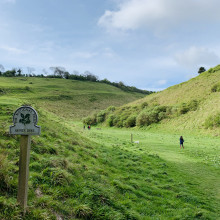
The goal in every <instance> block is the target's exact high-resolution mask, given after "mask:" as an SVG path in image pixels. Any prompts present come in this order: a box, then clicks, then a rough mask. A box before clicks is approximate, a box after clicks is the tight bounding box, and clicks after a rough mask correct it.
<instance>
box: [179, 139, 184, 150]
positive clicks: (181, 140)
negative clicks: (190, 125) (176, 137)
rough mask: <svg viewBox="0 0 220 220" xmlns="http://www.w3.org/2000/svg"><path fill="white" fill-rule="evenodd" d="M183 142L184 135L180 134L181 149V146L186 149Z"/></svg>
mask: <svg viewBox="0 0 220 220" xmlns="http://www.w3.org/2000/svg"><path fill="white" fill-rule="evenodd" d="M183 142H184V139H183V136H180V149H181V146H182V147H183V149H184V146H183Z"/></svg>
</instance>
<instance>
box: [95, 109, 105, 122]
mask: <svg viewBox="0 0 220 220" xmlns="http://www.w3.org/2000/svg"><path fill="white" fill-rule="evenodd" d="M105 116H106V112H105V111H101V112H99V113H98V114H97V123H102V122H104V121H105Z"/></svg>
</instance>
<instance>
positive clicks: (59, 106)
mask: <svg viewBox="0 0 220 220" xmlns="http://www.w3.org/2000/svg"><path fill="white" fill-rule="evenodd" d="M144 96H145V95H143V94H140V93H133V92H124V91H122V90H120V89H118V88H116V87H114V86H111V85H107V84H104V83H96V82H82V81H77V80H66V79H50V78H36V77H0V103H7V102H9V103H13V102H15V103H17V104H20V105H21V104H23V103H27V104H28V103H30V104H33V103H34V104H35V105H37V106H39V107H42V108H44V109H45V110H47V111H49V112H53V113H54V114H57V115H58V116H62V117H70V118H72V119H80V118H82V117H85V116H87V115H88V114H90V113H94V112H97V111H100V110H102V109H105V108H107V107H108V106H110V105H115V106H120V105H122V104H126V103H128V102H131V101H134V100H136V99H140V98H142V97H144Z"/></svg>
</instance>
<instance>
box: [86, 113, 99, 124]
mask: <svg viewBox="0 0 220 220" xmlns="http://www.w3.org/2000/svg"><path fill="white" fill-rule="evenodd" d="M83 123H84V124H87V125H96V124H97V120H96V114H95V115H93V116H88V117H86V118H84V119H83Z"/></svg>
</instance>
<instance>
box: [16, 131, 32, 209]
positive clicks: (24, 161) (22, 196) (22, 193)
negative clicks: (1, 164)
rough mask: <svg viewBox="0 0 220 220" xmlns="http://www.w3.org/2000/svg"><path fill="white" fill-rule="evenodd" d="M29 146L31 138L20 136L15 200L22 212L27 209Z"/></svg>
mask: <svg viewBox="0 0 220 220" xmlns="http://www.w3.org/2000/svg"><path fill="white" fill-rule="evenodd" d="M30 146H31V136H30V135H21V141H20V160H19V177H18V198H17V200H18V203H19V204H20V205H21V207H22V208H23V210H24V212H25V211H26V208H27V197H28V178H29V162H30Z"/></svg>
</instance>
